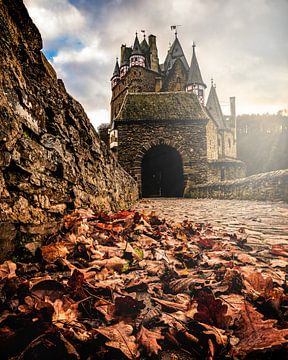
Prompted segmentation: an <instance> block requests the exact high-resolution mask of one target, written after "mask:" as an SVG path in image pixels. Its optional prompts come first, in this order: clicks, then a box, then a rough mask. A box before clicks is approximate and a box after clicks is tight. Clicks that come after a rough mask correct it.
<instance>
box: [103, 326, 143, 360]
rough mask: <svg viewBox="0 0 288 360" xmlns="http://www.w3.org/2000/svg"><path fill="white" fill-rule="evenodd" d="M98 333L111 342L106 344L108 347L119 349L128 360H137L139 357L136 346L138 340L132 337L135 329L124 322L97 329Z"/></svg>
mask: <svg viewBox="0 0 288 360" xmlns="http://www.w3.org/2000/svg"><path fill="white" fill-rule="evenodd" d="M96 331H97V332H98V333H99V334H101V335H103V336H105V337H106V338H107V339H109V341H107V342H106V345H107V346H110V347H113V348H115V349H119V350H120V351H122V353H123V354H124V355H126V356H127V358H128V359H135V357H137V356H139V352H138V349H137V345H136V342H135V340H136V338H135V336H132V335H131V334H132V333H133V327H132V326H131V325H128V324H125V323H124V322H123V321H120V322H119V323H117V324H115V325H111V326H106V327H102V328H99V329H96Z"/></svg>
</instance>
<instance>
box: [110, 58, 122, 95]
mask: <svg viewBox="0 0 288 360" xmlns="http://www.w3.org/2000/svg"><path fill="white" fill-rule="evenodd" d="M119 80H120V67H119V63H118V58H116V63H115V67H114V71H113V75H112V78H111V87H112V89H113V88H114V87H115V86H116V85H117V84H118V82H119Z"/></svg>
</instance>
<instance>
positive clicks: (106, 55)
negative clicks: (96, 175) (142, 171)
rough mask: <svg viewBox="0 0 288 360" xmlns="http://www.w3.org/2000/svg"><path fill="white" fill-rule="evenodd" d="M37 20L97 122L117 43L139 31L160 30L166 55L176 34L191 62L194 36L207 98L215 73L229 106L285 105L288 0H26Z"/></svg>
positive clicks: (105, 115)
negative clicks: (233, 101)
mask: <svg viewBox="0 0 288 360" xmlns="http://www.w3.org/2000/svg"><path fill="white" fill-rule="evenodd" d="M24 3H25V5H26V6H27V8H28V11H29V13H30V16H31V17H32V19H33V21H34V22H35V24H36V25H37V27H38V28H39V30H40V32H41V34H42V38H43V43H44V49H43V51H44V53H45V55H46V57H47V58H48V60H49V61H50V62H51V63H52V65H53V67H54V68H55V70H56V71H57V74H58V77H59V78H61V79H63V81H64V83H65V86H66V89H67V90H68V92H69V93H70V94H71V95H72V96H74V97H75V98H76V99H77V100H78V101H79V102H80V103H81V104H82V105H83V107H84V109H85V111H86V113H87V114H88V116H89V118H90V120H91V122H92V123H93V125H94V126H95V127H96V128H97V126H99V125H100V124H101V123H103V122H109V118H110V115H109V103H110V97H111V89H110V78H111V75H112V72H113V68H114V65H115V58H116V57H117V56H120V47H121V44H127V46H130V45H132V44H133V42H134V39H135V32H136V31H138V34H139V38H140V40H141V39H142V33H141V30H145V31H146V34H147V35H149V34H154V35H156V36H157V46H158V52H159V59H160V62H161V63H163V62H164V60H165V57H166V55H167V51H168V49H169V44H171V43H172V42H173V40H174V37H175V35H174V32H173V31H171V29H170V27H171V25H181V26H179V27H178V38H179V40H180V42H181V44H182V48H183V50H184V53H185V55H186V58H187V61H188V63H189V64H190V61H191V53H192V43H193V41H195V43H196V54H197V58H198V62H199V65H200V69H201V73H202V77H203V80H204V82H205V83H206V84H207V86H208V89H207V90H206V99H207V97H208V91H209V88H210V80H211V78H212V77H213V79H214V83H216V87H217V93H218V97H219V100H220V104H221V106H222V109H223V111H224V113H225V114H228V113H229V107H228V103H229V97H230V96H236V106H237V113H238V114H244V113H260V114H261V113H267V112H269V113H276V112H277V111H279V110H282V109H287V108H288V36H287V34H288V21H287V15H288V0H241V1H239V0H24Z"/></svg>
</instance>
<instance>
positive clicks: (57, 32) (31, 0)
mask: <svg viewBox="0 0 288 360" xmlns="http://www.w3.org/2000/svg"><path fill="white" fill-rule="evenodd" d="M24 2H25V5H26V6H27V8H28V11H29V14H30V16H31V17H32V19H33V20H34V21H35V23H36V25H37V26H38V28H39V30H40V32H41V34H42V36H43V38H44V43H45V41H46V42H49V41H51V40H54V39H55V38H56V37H60V36H68V35H77V33H78V32H79V31H81V30H82V29H83V28H84V25H85V18H84V16H83V15H82V14H81V13H80V11H79V10H78V9H77V8H76V7H75V6H73V5H71V4H70V3H69V1H68V0H53V1H51V0H37V1H35V0H25V1H24Z"/></svg>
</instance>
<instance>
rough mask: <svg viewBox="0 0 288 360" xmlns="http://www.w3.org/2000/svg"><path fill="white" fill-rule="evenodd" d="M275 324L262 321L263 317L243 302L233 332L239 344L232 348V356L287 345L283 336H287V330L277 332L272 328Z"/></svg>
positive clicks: (274, 321)
mask: <svg viewBox="0 0 288 360" xmlns="http://www.w3.org/2000/svg"><path fill="white" fill-rule="evenodd" d="M275 323H276V320H263V315H262V314H260V313H259V312H258V311H257V310H256V309H255V308H254V307H253V306H252V305H251V304H250V303H248V302H246V301H245V302H244V305H243V308H242V314H241V318H240V319H239V321H238V328H237V329H236V330H235V335H236V336H237V337H238V338H239V339H240V342H239V343H238V344H237V345H236V347H235V348H234V349H235V350H234V351H233V355H241V356H243V355H246V354H249V353H250V352H253V351H256V350H263V349H270V348H272V347H273V346H279V345H283V344H285V343H287V342H288V339H285V336H288V329H284V330H278V329H276V328H274V325H275Z"/></svg>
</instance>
